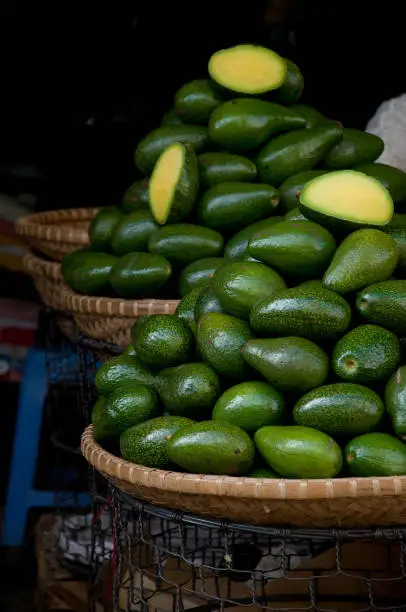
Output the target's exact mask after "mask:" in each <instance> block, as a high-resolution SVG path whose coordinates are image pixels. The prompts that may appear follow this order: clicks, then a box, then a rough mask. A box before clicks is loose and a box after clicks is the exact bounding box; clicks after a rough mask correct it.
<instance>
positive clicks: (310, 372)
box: [241, 336, 329, 393]
mask: <svg viewBox="0 0 406 612" xmlns="http://www.w3.org/2000/svg"><path fill="white" fill-rule="evenodd" d="M241 352H242V356H243V358H244V359H245V361H246V362H247V363H248V365H250V366H251V367H252V368H253V369H254V370H257V371H258V372H260V374H262V376H263V377H264V378H266V380H267V381H268V382H269V383H270V384H271V385H272V386H274V387H275V388H276V389H279V390H280V391H292V392H294V393H306V391H310V389H314V388H315V387H319V386H320V385H322V384H323V383H324V382H325V380H326V378H327V375H328V371H329V361H328V357H327V355H326V353H325V352H324V351H323V350H322V349H321V348H320V347H319V346H317V344H314V342H311V341H310V340H307V339H306V338H298V337H295V336H290V337H287V338H265V339H263V338H260V339H256V340H249V341H248V342H247V343H246V344H245V345H244V346H243V348H242V351H241Z"/></svg>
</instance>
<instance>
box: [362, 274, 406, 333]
mask: <svg viewBox="0 0 406 612" xmlns="http://www.w3.org/2000/svg"><path fill="white" fill-rule="evenodd" d="M356 305H357V309H358V312H359V313H360V314H361V315H362V316H363V317H365V318H366V319H368V321H370V322H371V323H375V324H376V325H381V326H382V327H385V328H386V329H389V330H391V331H393V332H395V333H396V334H398V335H400V336H402V335H404V334H406V280H388V281H384V282H382V283H377V284H375V285H370V286H369V287H366V288H365V289H363V290H362V291H360V292H359V293H358V295H357V299H356Z"/></svg>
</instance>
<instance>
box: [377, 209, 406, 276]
mask: <svg viewBox="0 0 406 612" xmlns="http://www.w3.org/2000/svg"><path fill="white" fill-rule="evenodd" d="M382 231H383V232H385V234H389V235H390V236H392V238H393V240H394V241H395V242H396V246H397V247H398V263H397V265H396V272H398V273H399V274H400V275H403V276H404V275H405V273H406V215H405V214H403V215H402V214H394V215H393V217H392V220H391V221H390V223H388V225H385V227H382Z"/></svg>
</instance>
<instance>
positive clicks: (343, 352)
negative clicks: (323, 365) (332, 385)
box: [332, 325, 400, 384]
mask: <svg viewBox="0 0 406 612" xmlns="http://www.w3.org/2000/svg"><path fill="white" fill-rule="evenodd" d="M399 361H400V345H399V340H398V339H397V337H396V336H395V334H394V333H392V332H391V331H389V330H387V329H384V328H383V327H380V326H379V325H359V326H358V327H355V328H354V329H352V330H351V331H349V332H348V333H347V334H345V336H343V337H342V338H341V339H340V340H339V341H338V342H337V344H336V345H335V347H334V351H333V356H332V366H333V370H334V372H335V373H336V375H337V376H338V377H339V378H341V379H342V380H346V381H348V382H354V383H359V384H369V383H374V382H377V381H381V380H386V379H387V378H388V377H389V376H391V375H392V374H393V372H394V371H395V370H396V367H397V366H398V364H399Z"/></svg>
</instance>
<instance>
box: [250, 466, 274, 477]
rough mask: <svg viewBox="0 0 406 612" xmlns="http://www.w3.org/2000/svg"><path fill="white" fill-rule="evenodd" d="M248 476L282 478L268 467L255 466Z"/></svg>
mask: <svg viewBox="0 0 406 612" xmlns="http://www.w3.org/2000/svg"><path fill="white" fill-rule="evenodd" d="M245 476H246V477H247V478H280V476H279V474H277V473H276V472H274V471H273V470H270V469H268V468H259V467H258V468H253V469H252V470H250V471H249V472H248V473H247V474H245Z"/></svg>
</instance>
